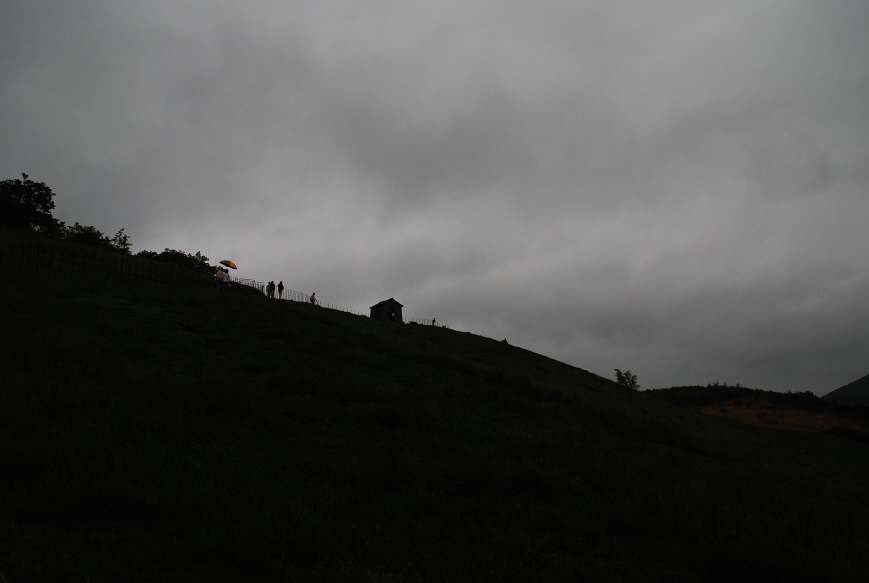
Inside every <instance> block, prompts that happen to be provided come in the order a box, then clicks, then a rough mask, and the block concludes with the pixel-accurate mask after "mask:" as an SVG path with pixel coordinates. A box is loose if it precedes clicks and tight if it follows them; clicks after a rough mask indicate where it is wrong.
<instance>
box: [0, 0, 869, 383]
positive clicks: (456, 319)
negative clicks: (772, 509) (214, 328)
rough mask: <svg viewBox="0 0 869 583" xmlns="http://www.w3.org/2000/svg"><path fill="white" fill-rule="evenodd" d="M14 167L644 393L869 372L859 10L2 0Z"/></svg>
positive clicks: (391, 1) (9, 162)
mask: <svg viewBox="0 0 869 583" xmlns="http://www.w3.org/2000/svg"><path fill="white" fill-rule="evenodd" d="M0 22H3V33H2V35H0V179H6V178H17V177H19V176H20V174H21V173H22V172H27V173H28V174H30V176H31V178H33V179H35V180H37V181H40V182H46V183H47V184H49V186H51V187H52V188H53V190H54V191H55V193H56V197H55V201H56V203H57V209H56V211H55V216H56V217H58V218H59V219H61V220H65V221H67V222H74V221H79V222H81V223H83V224H89V225H94V226H96V227H97V228H98V229H100V230H102V231H104V232H106V233H114V232H115V231H116V230H117V229H119V228H122V227H123V228H125V229H126V232H127V233H128V234H129V235H130V236H131V238H132V242H133V250H134V252H135V251H140V250H143V249H150V250H156V251H161V250H162V249H164V248H166V247H169V248H174V249H180V250H184V251H187V252H196V251H201V252H202V253H204V254H205V255H207V256H208V257H210V258H211V259H212V263H215V262H216V261H218V260H220V259H232V260H234V261H235V262H236V263H238V264H239V267H240V270H239V272H238V275H239V276H242V277H249V278H253V279H257V280H258V281H267V280H270V279H274V280H275V281H277V280H283V281H284V283H285V285H287V287H289V288H290V289H295V290H298V291H301V292H304V293H311V292H315V291H316V292H317V296H318V297H319V298H320V299H321V300H322V301H324V302H329V303H332V304H336V305H339V306H343V307H346V308H349V309H352V310H355V311H360V312H365V311H367V308H368V307H369V306H371V305H373V304H375V303H377V302H378V301H380V300H383V299H387V298H389V297H395V298H396V299H397V300H398V301H400V302H402V303H403V304H404V305H405V315H406V316H411V317H417V318H432V317H437V319H438V321H440V322H443V323H445V324H448V325H449V326H450V327H451V328H454V329H458V330H464V331H470V332H474V333H476V334H481V335H484V336H488V337H492V338H495V339H497V340H500V339H502V338H507V340H508V341H509V342H510V343H511V344H515V345H518V346H522V347H524V348H528V349H530V350H533V351H535V352H540V353H542V354H545V355H547V356H550V357H553V358H556V359H558V360H562V361H564V362H568V363H570V364H573V365H576V366H579V367H582V368H585V369H587V370H591V371H592V372H595V373H597V374H600V375H603V376H606V377H610V378H611V377H612V376H613V368H620V369H630V370H632V371H633V372H634V373H636V374H637V375H638V377H639V381H640V383H641V385H642V386H643V387H644V388H652V387H666V386H674V385H685V384H706V383H709V382H714V381H721V382H727V383H728V384H735V383H737V382H738V383H741V384H743V385H747V386H750V387H756V388H761V389H769V390H779V391H787V390H793V391H803V390H811V391H814V392H816V393H817V394H823V393H826V392H828V391H830V390H832V389H835V388H837V387H839V386H841V385H844V384H846V383H848V382H851V381H853V380H855V379H857V378H859V377H862V376H864V375H866V374H867V373H869V261H867V257H869V235H867V222H869V34H867V32H866V31H867V28H869V2H867V1H866V0H813V1H803V0H729V1H727V2H722V1H720V0H716V1H705V0H679V1H675V0H656V1H655V2H649V1H645V0H630V1H628V0H626V1H617V0H616V1H612V0H606V1H604V0H600V1H597V0H595V1H583V0H535V1H534V2H528V1H525V0H498V1H494V0H464V1H459V0H438V1H437V2H431V1H416V0H366V1H365V2H354V1H351V0H244V1H241V0H208V1H206V0H148V2H142V1H136V0H77V1H76V2H66V1H62V0H0Z"/></svg>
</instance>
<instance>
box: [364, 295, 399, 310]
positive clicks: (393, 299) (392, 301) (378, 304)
mask: <svg viewBox="0 0 869 583" xmlns="http://www.w3.org/2000/svg"><path fill="white" fill-rule="evenodd" d="M389 303H393V304H396V305H397V306H398V307H399V308H403V307H404V306H403V305H401V304H399V303H398V302H397V301H396V299H395V298H389V299H388V300H383V301H382V302H378V303H376V304H374V305H373V306H371V308H369V309H371V310H373V309H374V308H376V307H377V306H382V305H383V304H389Z"/></svg>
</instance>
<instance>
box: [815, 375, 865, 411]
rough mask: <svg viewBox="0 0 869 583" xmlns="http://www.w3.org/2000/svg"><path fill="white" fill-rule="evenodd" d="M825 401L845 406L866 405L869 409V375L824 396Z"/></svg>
mask: <svg viewBox="0 0 869 583" xmlns="http://www.w3.org/2000/svg"><path fill="white" fill-rule="evenodd" d="M823 398H824V400H826V401H830V402H838V403H842V404H843V405H864V406H867V407H869V375H866V376H865V377H861V378H859V379H857V380H856V381H854V382H852V383H848V384H847V385H845V386H844V387H839V388H838V389H836V390H835V391H830V392H829V393H827V394H826V395H824V397H823Z"/></svg>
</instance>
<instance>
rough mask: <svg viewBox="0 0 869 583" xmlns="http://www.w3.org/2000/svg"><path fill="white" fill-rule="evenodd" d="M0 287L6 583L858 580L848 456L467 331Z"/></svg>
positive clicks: (153, 292)
mask: <svg viewBox="0 0 869 583" xmlns="http://www.w3.org/2000/svg"><path fill="white" fill-rule="evenodd" d="M10 275H11V276H10ZM7 276H8V279H7V282H8V283H7V284H5V285H4V286H2V287H0V299H2V305H3V306H4V324H3V345H4V349H3V351H2V357H0V358H2V364H3V377H4V378H3V382H2V383H0V386H2V389H0V571H2V572H3V574H4V575H5V577H6V578H7V579H8V580H9V581H10V582H11V583H24V582H37V581H69V582H86V581H87V582H103V581H104V582H109V581H227V582H228V581H303V582H314V581H317V582H321V581H322V582H325V581H358V582H371V583H374V582H383V583H397V582H447V581H455V582H459V581H517V582H518V581H613V582H618V581H673V582H676V581H678V582H686V581H736V580H787V581H791V582H796V581H820V580H826V581H838V582H848V581H861V582H862V581H865V576H866V573H867V572H869V499H867V497H866V492H867V491H869V463H867V462H869V455H867V454H869V449H867V447H869V446H867V445H866V444H863V443H860V442H857V441H854V440H849V439H841V438H838V437H836V436H832V435H826V434H810V433H799V432H788V431H780V430H775V429H774V428H769V427H753V426H749V425H741V424H736V423H733V422H732V421H729V420H727V419H720V418H716V417H711V416H706V415H701V414H698V413H696V412H694V411H691V410H688V409H682V408H678V407H676V406H674V405H671V404H669V403H666V402H664V401H662V400H660V399H657V398H654V397H652V396H650V395H645V394H643V393H635V394H634V395H633V396H632V398H630V399H629V398H628V395H627V394H626V393H625V392H624V391H623V390H622V389H620V388H619V387H617V386H616V385H615V384H614V383H612V382H611V381H609V380H607V379H603V378H601V377H598V376H596V375H593V374H591V373H589V372H586V371H584V370H581V369H578V368H574V367H571V366H568V365H566V364H563V363H560V362H557V361H554V360H552V359H549V358H546V357H544V356H541V355H537V354H534V353H531V352H529V351H526V350H523V349H521V348H517V347H513V346H509V345H506V344H503V343H500V342H497V341H494V340H492V339H487V338H483V337H480V336H476V335H474V334H470V333H463V332H456V331H451V330H447V329H443V328H435V327H430V326H419V325H401V324H394V323H389V322H378V321H372V320H369V319H368V318H364V317H360V316H355V315H352V314H347V313H342V312H337V311H332V310H327V309H322V308H316V307H313V306H310V305H304V304H299V303H293V302H287V301H273V300H267V299H265V298H263V297H259V296H251V295H241V294H232V293H231V294H217V293H214V291H213V290H210V289H208V288H200V287H193V286H173V285H161V284H156V283H143V282H138V281H136V280H135V279H132V280H130V279H129V278H125V279H124V280H123V281H120V280H118V281H115V280H112V279H108V278H86V277H78V278H76V277H65V278H62V279H59V278H57V277H55V275H54V274H52V273H50V272H42V271H28V272H21V273H13V274H10V273H9V272H8V271H7ZM579 359H580V360H581V355H580V358H579Z"/></svg>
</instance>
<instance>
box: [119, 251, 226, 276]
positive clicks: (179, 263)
mask: <svg viewBox="0 0 869 583" xmlns="http://www.w3.org/2000/svg"><path fill="white" fill-rule="evenodd" d="M136 257H143V258H145V259H153V260H154V261H162V262H163V263H168V264H170V265H175V266H176V267H183V268H184V269H192V270H193V271H198V272H200V273H211V274H213V273H216V272H217V269H216V268H215V267H214V266H213V265H210V264H209V263H208V257H206V256H205V255H203V254H202V253H200V252H199V251H197V252H196V253H195V254H191V253H185V252H184V251H178V250H177V249H169V248H168V247H167V248H166V249H164V250H163V251H162V252H161V253H157V252H155V251H139V252H138V253H136Z"/></svg>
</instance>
